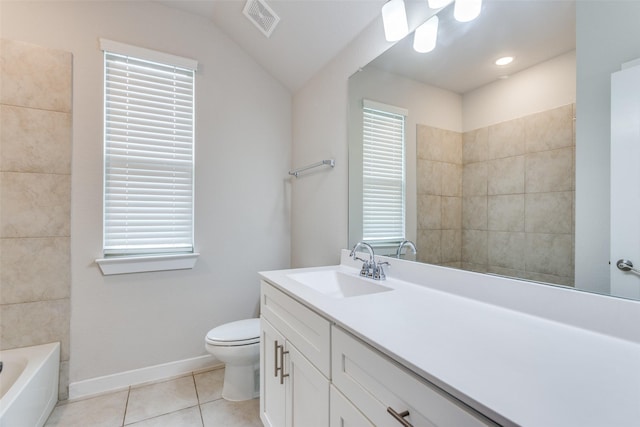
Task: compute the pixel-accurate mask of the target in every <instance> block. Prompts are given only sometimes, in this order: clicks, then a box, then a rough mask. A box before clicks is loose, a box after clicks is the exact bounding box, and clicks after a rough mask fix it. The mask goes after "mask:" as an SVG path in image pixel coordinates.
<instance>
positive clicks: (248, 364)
mask: <svg viewBox="0 0 640 427" xmlns="http://www.w3.org/2000/svg"><path fill="white" fill-rule="evenodd" d="M204 347H205V348H206V349H207V351H208V352H209V353H211V354H213V355H214V356H215V357H216V358H217V359H218V360H220V361H221V362H224V363H225V373H224V385H223V386H222V397H223V398H224V399H226V400H232V401H240V400H249V399H253V398H255V397H258V396H259V394H260V383H259V373H260V319H245V320H238V321H236V322H231V323H226V324H224V325H220V326H218V327H217V328H213V329H211V330H210V331H209V332H208V333H207V337H206V338H205V344H204Z"/></svg>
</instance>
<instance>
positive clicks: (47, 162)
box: [0, 105, 71, 174]
mask: <svg viewBox="0 0 640 427" xmlns="http://www.w3.org/2000/svg"><path fill="white" fill-rule="evenodd" d="M0 117H2V119H1V120H2V124H1V126H0V170H2V171H4V172H7V171H10V172H40V173H57V174H70V173H71V113H59V112H56V111H47V110H36V109H33V108H24V107H13V106H7V105H0Z"/></svg>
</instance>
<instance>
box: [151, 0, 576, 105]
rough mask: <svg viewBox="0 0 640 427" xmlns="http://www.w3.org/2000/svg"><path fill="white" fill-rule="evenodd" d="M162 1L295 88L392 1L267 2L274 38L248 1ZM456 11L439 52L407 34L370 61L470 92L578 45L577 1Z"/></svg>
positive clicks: (491, 3) (448, 16) (518, 1)
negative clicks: (467, 15) (466, 16)
mask: <svg viewBox="0 0 640 427" xmlns="http://www.w3.org/2000/svg"><path fill="white" fill-rule="evenodd" d="M157 1H159V2H161V3H163V4H165V5H166V6H169V7H172V8H176V9H180V10H183V11H186V12H189V13H194V14H197V15H200V16H202V17H204V18H205V19H208V20H210V21H211V22H212V23H213V24H215V25H216V26H217V27H218V28H220V29H221V30H222V31H224V32H225V33H226V34H227V35H228V36H229V37H230V38H231V39H232V40H233V41H235V42H236V43H237V44H238V45H239V46H240V47H241V48H242V49H244V50H245V51H246V52H247V53H248V54H249V55H251V56H252V57H253V58H254V59H255V60H256V61H257V62H258V63H260V64H261V65H262V66H263V67H264V68H265V69H266V70H267V71H269V72H270V73H271V74H272V75H273V76H274V77H275V78H277V79H278V80H279V81H280V82H281V83H282V84H283V85H284V86H286V87H287V88H288V89H289V90H290V91H291V92H295V91H296V90H297V89H299V88H301V87H302V86H303V85H304V84H305V83H306V82H307V81H308V80H309V79H310V78H311V77H313V75H314V74H316V73H317V72H318V71H320V70H321V69H322V67H324V66H325V65H326V64H327V63H328V62H329V61H330V60H331V59H332V58H333V57H335V56H336V55H337V54H338V53H339V52H340V51H341V50H342V49H344V48H345V47H346V46H347V45H348V44H349V43H350V42H351V41H352V40H353V39H355V38H356V37H357V36H358V34H360V33H361V32H362V30H364V28H365V27H367V26H368V25H369V24H370V23H371V22H373V21H374V20H375V19H380V10H381V8H382V5H383V4H384V3H386V1H387V0H266V2H267V4H268V5H269V6H270V7H271V8H272V9H273V10H274V12H275V13H276V14H277V15H278V16H279V17H280V22H279V23H278V25H277V26H276V28H275V30H274V31H273V33H272V34H271V37H270V38H267V37H265V36H264V35H263V33H262V32H260V30H258V29H257V28H256V27H255V26H254V25H253V23H251V22H250V21H249V20H248V19H247V18H246V17H245V16H244V14H243V13H242V9H243V8H244V6H245V3H246V0H157ZM405 2H406V3H407V11H408V13H409V14H411V13H412V12H415V11H416V8H422V7H424V8H427V0H405ZM452 11H453V5H452V4H451V5H449V6H448V7H446V8H444V9H443V10H441V11H440V12H439V13H438V16H439V17H440V29H439V31H438V44H437V47H436V49H435V50H434V51H432V52H430V53H427V54H419V53H416V52H415V51H413V48H412V43H413V37H412V36H408V37H406V38H405V39H403V40H401V41H400V42H398V43H397V44H396V45H395V46H394V47H392V48H391V49H389V50H388V51H387V52H385V53H384V54H383V55H381V56H380V57H379V58H378V59H376V60H374V61H373V62H372V63H371V65H372V66H375V67H377V68H381V69H384V70H387V71H390V72H393V73H396V74H400V75H404V76H406V77H409V78H411V79H414V80H417V81H422V82H425V83H428V84H431V85H434V86H438V87H442V88H445V89H448V90H452V91H454V92H458V93H465V92H467V91H469V90H472V89H474V88H477V87H479V86H482V85H484V84H487V83H489V82H491V81H495V80H496V79H497V78H499V77H500V76H502V75H508V74H513V73H515V72H517V71H520V70H523V69H525V68H528V67H530V66H532V65H535V64H537V63H540V62H542V61H544V60H547V59H550V58H552V57H554V56H557V55H560V54H562V53H565V52H568V51H570V50H573V49H575V0H484V2H483V9H482V13H481V14H480V16H479V17H478V18H477V19H476V20H474V21H472V22H470V23H464V24H463V23H459V22H456V21H455V20H454V19H453V17H452V15H453V13H452ZM423 15H424V16H428V15H426V14H423ZM409 20H411V16H410V17H409ZM507 54H510V55H514V56H515V57H516V60H515V61H514V63H513V64H512V65H510V66H508V67H505V68H501V69H499V68H497V67H496V66H495V65H493V61H494V60H495V59H497V58H498V57H499V56H503V55H507ZM469 70H473V72H471V73H470V72H469Z"/></svg>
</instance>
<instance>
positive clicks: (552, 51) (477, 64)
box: [370, 0, 576, 94]
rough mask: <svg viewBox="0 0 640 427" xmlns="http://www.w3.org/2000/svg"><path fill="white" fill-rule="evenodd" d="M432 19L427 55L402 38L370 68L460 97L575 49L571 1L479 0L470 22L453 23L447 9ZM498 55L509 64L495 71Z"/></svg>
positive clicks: (574, 26) (410, 40)
mask: <svg viewBox="0 0 640 427" xmlns="http://www.w3.org/2000/svg"><path fill="white" fill-rule="evenodd" d="M438 17H439V18H440V25H439V29H438V42H437V45H436V48H435V49H434V50H433V51H431V52H429V53H417V52H415V51H414V50H413V38H412V37H406V38H405V39H403V40H401V41H400V42H398V43H397V44H396V45H395V46H393V47H392V48H391V49H389V50H387V51H386V52H385V53H383V54H382V55H380V56H379V57H378V58H376V59H375V60H373V61H372V62H371V63H370V65H371V66H374V67H376V68H379V69H383V70H386V71H389V72H392V73H395V74H400V75H404V76H406V77H409V78H411V79H413V80H417V81H421V82H424V83H428V84H431V85H433V86H437V87H441V88H444V89H447V90H451V91H453V92H457V93H460V94H463V93H466V92H468V91H470V90H473V89H476V88H478V87H480V86H483V85H485V84H487V83H490V82H493V81H495V80H497V79H498V78H501V77H503V78H504V76H508V75H510V74H514V73H516V72H518V71H521V70H524V69H526V68H529V67H531V66H533V65H535V64H538V63H540V62H543V61H546V60H548V59H551V58H553V57H556V56H558V55H560V54H563V53H566V52H569V51H571V50H574V49H575V47H576V21H575V18H576V13H575V2H574V1H573V0H560V1H554V0H533V1H532V0H485V1H484V2H483V7H482V12H481V14H480V16H479V17H478V18H476V19H475V20H473V21H471V22H468V23H460V22H456V21H455V19H454V18H453V5H450V6H448V7H446V8H445V9H443V10H441V11H440V12H439V13H438ZM502 56H514V57H515V60H514V62H513V63H512V64H511V65H509V66H506V67H497V66H496V65H495V63H494V62H495V60H496V59H498V58H500V57H502Z"/></svg>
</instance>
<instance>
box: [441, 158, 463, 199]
mask: <svg viewBox="0 0 640 427" xmlns="http://www.w3.org/2000/svg"><path fill="white" fill-rule="evenodd" d="M441 194H442V195H443V196H462V165H459V164H454V163H442V193H441Z"/></svg>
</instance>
